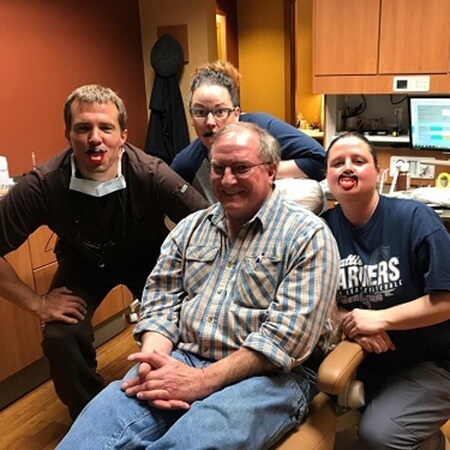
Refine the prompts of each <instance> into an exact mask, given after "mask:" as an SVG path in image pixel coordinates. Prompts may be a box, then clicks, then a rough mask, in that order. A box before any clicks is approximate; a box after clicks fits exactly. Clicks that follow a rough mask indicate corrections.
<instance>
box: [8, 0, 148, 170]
mask: <svg viewBox="0 0 450 450" xmlns="http://www.w3.org/2000/svg"><path fill="white" fill-rule="evenodd" d="M0 17H2V26H1V27H0V55H1V57H2V70H1V71H0V99H1V100H0V104H1V108H0V123H1V132H0V155H3V156H6V157H7V158H8V165H9V172H10V174H11V175H17V174H21V173H24V172H26V171H28V170H29V169H30V168H31V166H32V159H31V152H34V153H35V155H36V163H37V164H41V163H43V162H44V161H46V160H47V159H48V158H49V157H51V156H53V155H55V154H57V153H58V152H59V151H61V150H62V149H63V148H65V147H66V146H67V142H66V140H65V139H64V122H63V115H62V110H63V106H64V102H65V99H66V97H67V96H68V95H69V94H70V92H72V90H73V89H75V88H76V87H78V86H81V85H83V84H90V83H100V84H103V85H106V86H109V87H111V88H112V89H114V90H116V91H117V92H118V94H119V95H120V96H121V97H122V98H123V99H124V101H125V103H126V105H127V109H128V115H129V120H128V128H129V141H130V142H132V143H134V144H136V145H137V146H139V147H142V146H143V145H144V143H145V135H146V129H147V104H146V103H147V102H146V97H145V82H144V71H143V61H142V46H141V37H140V19H139V4H138V1H137V0H128V1H126V2H124V1H122V0H96V1H91V0H64V1H60V0H41V1H39V2H33V1H29V0H14V1H9V0H0Z"/></svg>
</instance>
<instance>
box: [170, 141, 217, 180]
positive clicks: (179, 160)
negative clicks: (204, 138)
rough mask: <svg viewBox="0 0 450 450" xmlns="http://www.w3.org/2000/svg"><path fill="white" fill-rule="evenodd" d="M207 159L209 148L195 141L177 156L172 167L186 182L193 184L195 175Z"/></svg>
mask: <svg viewBox="0 0 450 450" xmlns="http://www.w3.org/2000/svg"><path fill="white" fill-rule="evenodd" d="M206 158H208V150H207V148H206V147H205V146H204V145H203V144H202V143H201V142H200V141H199V140H198V139H195V141H193V142H191V143H190V144H189V145H188V146H187V147H185V148H184V149H183V150H181V151H180V152H179V153H178V154H177V155H176V156H175V158H174V160H173V161H172V164H171V165H170V167H171V168H172V170H174V171H175V172H176V173H177V174H178V175H180V176H181V177H182V178H183V179H184V180H185V181H187V182H188V183H190V184H192V182H193V181H194V177H195V174H196V173H197V171H198V169H199V167H200V166H201V165H202V163H203V161H204V160H205V159H206Z"/></svg>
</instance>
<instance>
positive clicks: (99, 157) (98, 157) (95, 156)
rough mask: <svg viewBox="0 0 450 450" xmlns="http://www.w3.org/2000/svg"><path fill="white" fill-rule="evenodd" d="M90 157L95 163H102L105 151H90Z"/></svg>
mask: <svg viewBox="0 0 450 450" xmlns="http://www.w3.org/2000/svg"><path fill="white" fill-rule="evenodd" d="M88 156H89V159H90V161H91V162H92V163H94V164H101V163H102V162H103V158H104V157H105V154H104V153H89V154H88Z"/></svg>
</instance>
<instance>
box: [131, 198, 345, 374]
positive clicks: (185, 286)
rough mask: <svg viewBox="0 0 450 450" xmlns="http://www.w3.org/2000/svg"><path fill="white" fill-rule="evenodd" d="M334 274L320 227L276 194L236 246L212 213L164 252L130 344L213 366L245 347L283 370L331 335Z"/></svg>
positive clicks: (178, 230)
mask: <svg viewBox="0 0 450 450" xmlns="http://www.w3.org/2000/svg"><path fill="white" fill-rule="evenodd" d="M338 267H339V254H338V251H337V247H336V243H335V241H334V238H333V237H332V235H331V232H330V231H329V229H328V227H327V226H326V225H325V224H324V222H323V221H322V220H321V219H319V218H318V217H316V216H314V215H313V214H312V213H310V212H309V211H307V210H305V209H304V208H303V207H301V206H299V205H297V204H295V203H293V202H291V201H289V200H286V199H284V198H283V197H282V196H281V195H279V194H278V193H277V192H276V191H274V192H273V193H272V195H271V197H270V198H269V199H268V200H267V201H266V203H265V204H264V205H263V207H262V208H261V209H260V211H259V212H258V213H257V214H256V215H255V216H254V217H253V219H252V220H250V221H249V222H248V223H247V224H245V225H244V226H243V227H242V229H241V231H240V233H239V235H238V236H237V238H236V239H235V240H234V241H230V239H229V238H228V236H227V229H226V217H225V213H224V211H223V209H222V206H221V205H220V204H219V203H217V204H215V205H213V206H211V207H210V208H208V209H206V210H203V211H199V212H196V213H194V214H192V215H190V216H189V217H187V218H186V219H184V220H183V221H182V222H181V223H180V224H179V225H178V226H177V227H175V228H174V229H173V230H172V232H171V233H170V235H169V236H168V238H167V239H166V241H165V242H164V244H163V246H162V251H161V256H160V258H159V260H158V263H157V265H156V266H155V268H154V270H153V271H152V273H151V275H150V276H149V279H148V282H147V284H146V286H145V288H144V293H143V300H142V307H141V319H140V322H139V324H138V325H137V327H136V330H135V335H136V336H139V335H140V334H141V333H143V332H145V331H154V332H157V333H160V334H162V335H164V336H166V337H167V338H169V339H170V340H171V341H172V342H173V343H174V345H175V346H177V347H178V348H180V349H183V350H186V351H189V352H192V353H195V354H198V355H200V356H202V357H204V358H207V359H212V360H218V359H222V358H224V357H226V356H228V355H230V354H231V353H232V352H234V351H236V350H238V349H239V348H240V347H242V346H244V347H248V348H251V349H253V350H256V351H258V352H260V353H262V354H264V355H265V356H266V357H267V358H268V359H269V360H270V361H272V362H273V363H274V364H276V365H278V366H279V367H281V368H282V369H284V370H290V369H292V368H293V367H295V366H297V365H299V364H301V363H302V362H304V361H305V360H307V359H308V357H309V356H310V354H311V352H312V351H313V350H314V348H315V347H316V345H317V343H318V341H319V339H320V338H321V336H322V335H323V334H324V333H325V332H326V331H328V330H329V327H330V321H329V317H330V312H331V311H332V310H334V307H335V294H336V288H337V280H338Z"/></svg>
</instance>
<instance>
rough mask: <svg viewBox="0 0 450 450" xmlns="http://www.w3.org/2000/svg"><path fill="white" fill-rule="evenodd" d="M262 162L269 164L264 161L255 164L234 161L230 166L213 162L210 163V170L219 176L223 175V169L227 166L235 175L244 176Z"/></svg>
mask: <svg viewBox="0 0 450 450" xmlns="http://www.w3.org/2000/svg"><path fill="white" fill-rule="evenodd" d="M264 164H269V163H266V162H262V163H256V164H244V163H236V164H233V165H232V166H225V165H224V164H215V163H211V171H212V172H213V173H214V175H217V176H219V177H223V176H224V175H225V170H226V168H227V167H229V168H230V170H231V173H232V174H233V175H234V176H235V177H245V176H247V175H249V174H250V172H251V171H252V170H253V169H254V168H255V167H258V166H262V165H264Z"/></svg>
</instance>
